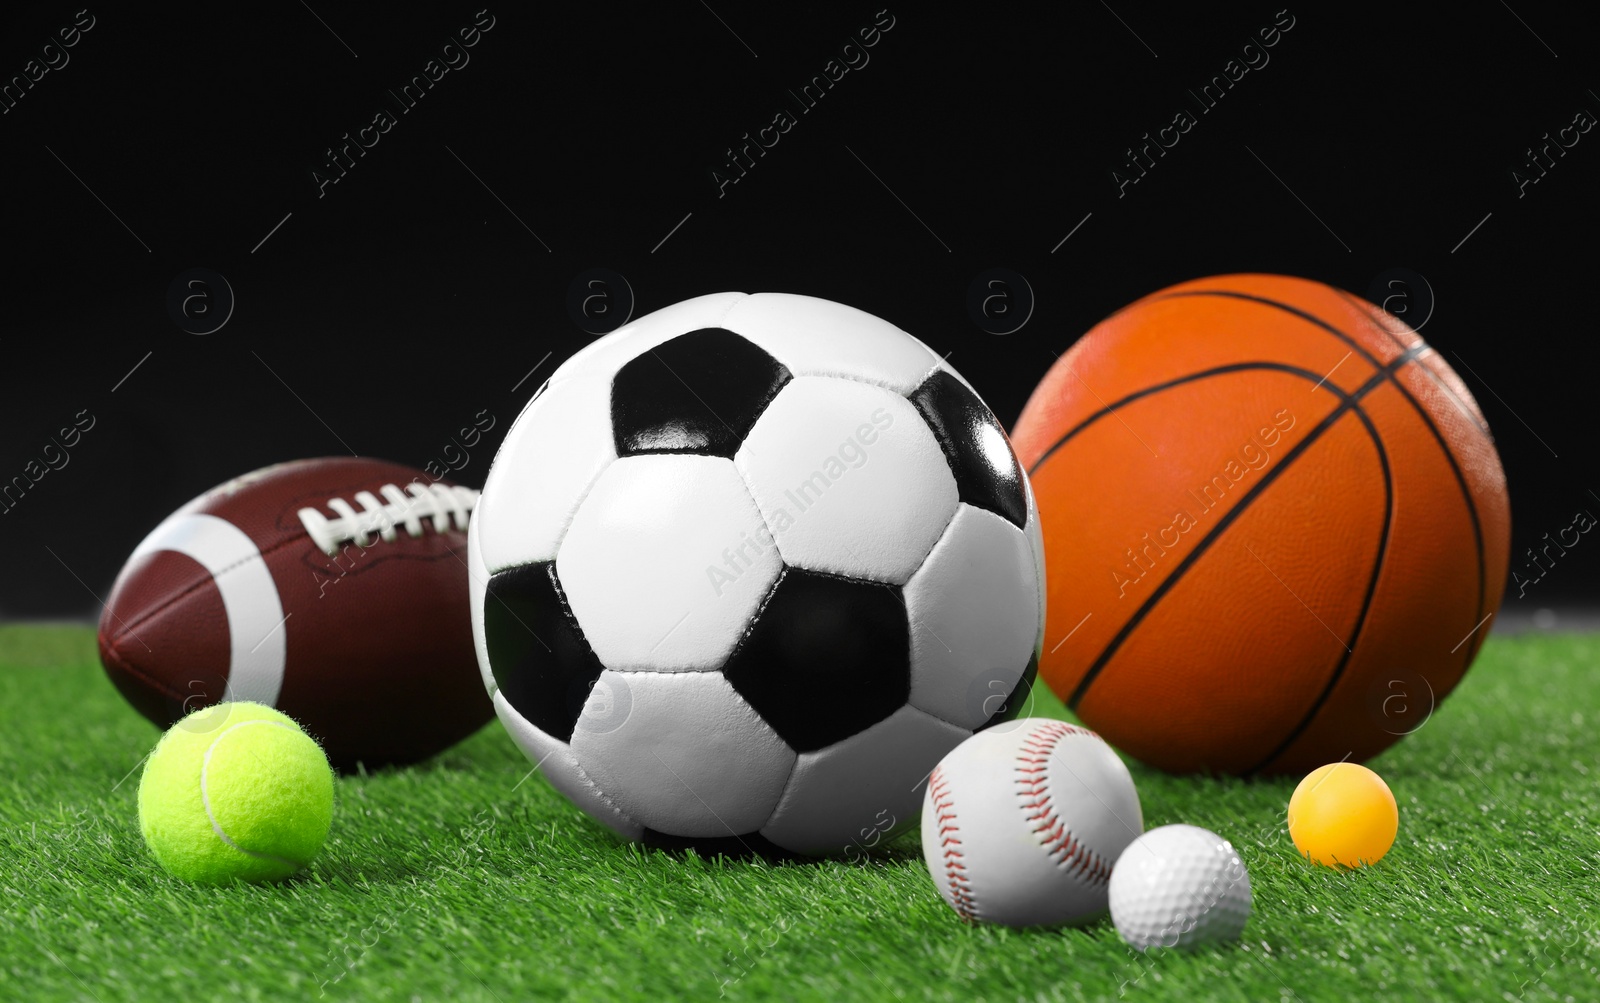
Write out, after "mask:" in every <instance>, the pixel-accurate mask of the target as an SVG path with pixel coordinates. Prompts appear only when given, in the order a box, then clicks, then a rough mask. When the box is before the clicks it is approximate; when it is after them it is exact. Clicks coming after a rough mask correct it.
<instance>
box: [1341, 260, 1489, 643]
mask: <svg viewBox="0 0 1600 1003" xmlns="http://www.w3.org/2000/svg"><path fill="white" fill-rule="evenodd" d="M1334 292H1336V293H1338V294H1339V295H1340V296H1341V297H1343V298H1344V300H1345V301H1346V302H1347V303H1349V304H1350V305H1351V306H1352V307H1355V308H1356V309H1357V310H1359V311H1360V312H1361V313H1362V314H1363V315H1365V316H1366V317H1367V318H1368V319H1369V320H1370V321H1371V322H1372V325H1373V326H1374V327H1376V328H1378V329H1379V330H1380V331H1382V332H1383V333H1384V334H1387V335H1388V336H1389V340H1391V341H1393V342H1394V343H1395V344H1396V345H1399V344H1400V343H1401V342H1400V339H1399V338H1397V337H1395V335H1394V332H1392V331H1390V330H1389V329H1388V328H1387V327H1385V326H1384V325H1383V323H1382V322H1381V321H1379V320H1378V317H1377V314H1375V313H1373V310H1381V309H1382V308H1381V307H1371V309H1368V307H1369V306H1370V304H1367V303H1365V302H1363V301H1360V300H1357V299H1356V298H1355V297H1354V296H1351V295H1350V294H1348V293H1346V292H1345V291H1344V290H1342V289H1334ZM1418 368H1420V369H1421V370H1422V372H1423V373H1424V374H1425V375H1426V376H1427V377H1428V378H1429V379H1431V380H1433V382H1434V385H1435V386H1437V387H1438V388H1439V389H1440V390H1442V391H1444V392H1445V393H1446V394H1448V395H1449V396H1450V399H1451V400H1453V401H1455V402H1456V407H1457V409H1458V410H1459V411H1461V413H1462V414H1464V415H1466V417H1467V420H1468V421H1469V422H1471V424H1472V426H1473V427H1474V428H1476V429H1477V430H1478V433H1479V434H1480V435H1482V436H1483V438H1484V440H1485V441H1486V442H1487V443H1488V444H1489V448H1491V449H1493V448H1494V436H1493V435H1491V434H1490V432H1489V425H1488V423H1487V422H1485V421H1482V420H1481V419H1479V418H1476V417H1474V416H1473V414H1472V412H1471V411H1469V410H1468V409H1467V406H1466V402H1464V401H1462V400H1461V398H1460V396H1459V395H1457V394H1456V392H1455V391H1454V390H1452V389H1451V388H1450V386H1449V384H1447V383H1445V382H1444V380H1442V379H1440V378H1439V375H1438V374H1437V373H1435V372H1434V371H1433V370H1431V369H1429V368H1428V367H1427V366H1420V367H1418ZM1395 385H1396V386H1397V387H1400V391H1401V393H1403V394H1404V395H1405V397H1406V399H1407V400H1408V401H1410V402H1411V406H1412V407H1414V408H1416V410H1417V414H1418V415H1420V416H1421V417H1422V421H1423V424H1424V425H1426V426H1427V428H1428V431H1429V432H1431V433H1432V434H1433V440H1434V442H1436V443H1438V444H1439V451H1440V452H1442V453H1444V458H1445V461H1446V462H1447V463H1449V464H1450V472H1451V473H1452V474H1454V475H1455V478H1456V486H1457V487H1458V488H1460V489H1461V497H1462V498H1463V499H1464V500H1465V501H1466V503H1467V516H1468V518H1469V519H1470V520H1471V521H1472V536H1473V540H1474V542H1475V543H1476V544H1477V548H1478V612H1477V618H1478V620H1482V619H1483V607H1484V605H1485V603H1486V602H1487V601H1488V576H1489V572H1488V569H1487V567H1486V566H1485V563H1484V559H1483V526H1482V523H1481V521H1480V520H1479V518H1478V505H1477V503H1476V502H1475V501H1473V499H1472V493H1471V492H1470V491H1468V490H1467V481H1466V475H1464V474H1463V473H1462V472H1461V467H1460V465H1459V464H1458V463H1456V458H1455V455H1454V454H1453V453H1451V452H1450V447H1449V446H1448V445H1447V444H1446V443H1445V441H1444V436H1443V434H1441V433H1440V431H1439V429H1438V427H1437V426H1436V425H1434V423H1433V419H1432V418H1431V417H1430V416H1429V415H1428V414H1427V412H1425V411H1423V409H1422V407H1421V406H1420V405H1419V404H1418V403H1417V401H1416V400H1415V398H1413V397H1412V396H1411V394H1410V392H1409V391H1407V390H1406V389H1405V387H1403V386H1401V385H1400V384H1399V383H1396V384H1395ZM1482 644H1483V638H1482V636H1481V635H1480V636H1479V637H1477V638H1475V639H1474V640H1473V642H1472V644H1470V645H1468V646H1467V653H1466V660H1465V662H1464V663H1463V665H1462V667H1461V671H1462V672H1463V673H1465V672H1466V671H1467V667H1468V666H1470V665H1471V664H1472V660H1473V659H1474V658H1476V657H1477V655H1478V648H1479V647H1481V646H1482Z"/></svg>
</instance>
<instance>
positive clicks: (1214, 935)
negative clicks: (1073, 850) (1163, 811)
mask: <svg viewBox="0 0 1600 1003" xmlns="http://www.w3.org/2000/svg"><path fill="white" fill-rule="evenodd" d="M1110 896H1111V921H1112V922H1113V923H1115V924H1116V927H1117V932H1118V933H1120V934H1122V939H1123V940H1125V941H1127V942H1128V943H1129V945H1131V946H1133V947H1136V948H1138V949H1139V950H1141V951H1143V950H1146V949H1148V948H1151V947H1190V946H1193V945H1197V944H1205V943H1211V942H1215V941H1222V940H1232V939H1234V938H1236V937H1238V936H1239V934H1241V933H1243V932H1244V924H1245V921H1246V920H1248V919H1249V918H1250V875H1249V874H1248V873H1246V871H1245V869H1244V861H1242V860H1240V859H1239V854H1238V852H1237V851H1235V850H1234V848H1233V844H1232V843H1229V842H1228V841H1227V840H1226V839H1223V838H1222V837H1221V836H1219V835H1217V834H1216V833H1214V832H1211V831H1209V830H1207V829H1202V828H1200V827H1199V826H1196V825H1164V826H1161V827H1160V828H1158V829H1151V830H1150V831H1149V832H1147V833H1145V834H1144V835H1142V836H1140V837H1139V838H1138V839H1136V840H1134V841H1133V842H1132V843H1129V844H1128V848H1127V849H1126V850H1123V851H1122V856H1120V857H1118V858H1117V864H1116V867H1115V868H1114V869H1113V870H1112V872H1111V887H1110Z"/></svg>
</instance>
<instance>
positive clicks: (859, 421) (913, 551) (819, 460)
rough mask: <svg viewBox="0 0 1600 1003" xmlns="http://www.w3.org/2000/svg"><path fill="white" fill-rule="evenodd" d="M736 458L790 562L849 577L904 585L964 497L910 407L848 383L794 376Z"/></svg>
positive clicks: (878, 390) (883, 391)
mask: <svg viewBox="0 0 1600 1003" xmlns="http://www.w3.org/2000/svg"><path fill="white" fill-rule="evenodd" d="M734 463H735V464H737V466H738V468H739V472H740V473H741V474H743V475H744V479H745V482H746V483H747V484H748V485H749V486H750V492H751V494H753V495H754V496H755V500H756V504H757V505H759V506H760V508H761V513H762V515H763V516H764V518H765V520H766V523H767V525H768V526H769V527H770V528H771V531H772V535H773V537H774V539H776V541H777V545H778V551H779V552H780V553H781V554H782V555H783V559H784V561H785V562H787V563H788V564H790V565H792V566H795V567H800V568H805V569H807V570H809V571H823V572H827V573H829V574H835V575H845V576H848V577H851V578H864V579H868V580H870V581H878V582H888V583H890V584H895V585H899V584H903V583H905V581H906V580H907V579H909V578H910V577H911V575H912V573H914V572H915V571H916V570H917V568H918V567H919V566H921V564H922V560H923V558H924V557H926V556H927V554H928V551H929V550H931V549H932V548H933V545H934V542H935V541H937V540H938V539H939V535H940V534H941V533H943V532H944V528H945V526H946V524H948V523H949V521H950V517H951V516H952V515H954V514H955V510H956V504H957V502H958V500H959V498H958V493H957V490H956V482H955V478H954V476H953V475H952V474H951V472H950V464H949V463H948V462H947V461H946V459H945V456H944V453H943V452H942V451H941V449H940V447H939V442H938V440H936V439H935V438H934V436H933V432H932V431H930V430H929V428H928V425H927V422H925V421H924V420H923V418H922V415H921V414H919V413H918V412H917V409H916V408H915V407H914V406H913V405H912V404H911V402H910V401H908V400H906V399H905V398H904V397H902V396H900V395H899V394H897V393H894V392H892V391H889V390H886V389H884V388H882V387H877V386H873V385H871V384H867V383H861V382H858V381H855V380H847V379H838V378H834V377H826V376H801V377H797V378H795V379H794V380H792V381H791V382H790V383H789V384H788V385H786V386H785V387H784V388H783V390H782V391H780V392H779V394H778V396H777V398H776V399H774V400H773V402H772V403H771V404H770V405H768V406H767V409H766V410H765V411H764V412H763V413H762V415H761V418H760V419H759V420H758V421H757V422H756V423H755V427H754V428H752V429H751V430H750V434H749V435H748V436H747V437H746V438H745V441H744V445H743V447H742V448H741V449H740V450H739V452H738V455H736V456H735V457H734Z"/></svg>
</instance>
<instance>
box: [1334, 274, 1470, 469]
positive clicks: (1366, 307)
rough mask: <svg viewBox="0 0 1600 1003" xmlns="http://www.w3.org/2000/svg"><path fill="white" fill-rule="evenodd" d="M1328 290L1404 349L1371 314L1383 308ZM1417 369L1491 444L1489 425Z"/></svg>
mask: <svg viewBox="0 0 1600 1003" xmlns="http://www.w3.org/2000/svg"><path fill="white" fill-rule="evenodd" d="M1330 288H1333V291H1334V292H1335V293H1337V294H1338V295H1339V298H1340V299H1342V300H1344V301H1345V302H1346V303H1349V304H1350V306H1351V307H1352V308H1353V309H1354V310H1355V311H1356V312H1358V313H1360V314H1362V315H1363V316H1365V317H1366V318H1367V319H1368V320H1370V321H1371V322H1372V326H1373V327H1375V328H1377V329H1378V330H1379V331H1381V332H1383V334H1385V335H1386V336H1388V338H1389V340H1390V341H1392V342H1394V344H1395V347H1397V348H1400V349H1404V348H1405V347H1406V346H1405V342H1403V341H1401V340H1400V338H1399V337H1398V336H1396V335H1395V333H1394V332H1393V331H1391V330H1389V328H1388V327H1386V326H1385V325H1384V323H1383V321H1382V320H1380V319H1379V318H1378V313H1374V312H1373V311H1378V312H1383V308H1382V307H1380V306H1374V305H1373V304H1371V303H1368V302H1367V301H1365V300H1361V299H1357V298H1356V297H1354V296H1352V295H1350V294H1349V293H1347V292H1345V291H1344V290H1343V289H1339V288H1334V287H1330ZM1418 337H1420V335H1418ZM1419 368H1420V369H1421V370H1422V373H1423V375H1425V376H1427V377H1428V378H1429V379H1431V380H1433V383H1434V385H1435V386H1437V387H1438V388H1439V389H1440V390H1442V391H1443V392H1444V393H1446V394H1447V395H1449V397H1450V399H1451V400H1453V401H1455V402H1456V409H1457V410H1459V411H1460V412H1461V413H1462V414H1463V415H1465V416H1466V419H1467V420H1468V421H1470V422H1471V423H1472V424H1473V427H1475V428H1476V429H1477V430H1478V431H1479V432H1480V433H1482V435H1483V437H1484V438H1485V439H1488V440H1489V442H1490V443H1493V442H1494V436H1493V435H1491V434H1490V432H1489V424H1488V422H1485V421H1484V420H1482V419H1481V418H1479V417H1477V416H1475V415H1474V414H1473V413H1472V412H1471V411H1470V410H1468V408H1467V404H1466V401H1463V400H1462V399H1461V395H1460V394H1458V393H1456V392H1455V391H1454V390H1452V389H1451V388H1450V385H1449V384H1448V383H1446V382H1444V381H1443V380H1441V379H1440V378H1439V374H1437V373H1435V372H1434V371H1433V370H1431V369H1429V368H1428V367H1427V366H1421V367H1419Z"/></svg>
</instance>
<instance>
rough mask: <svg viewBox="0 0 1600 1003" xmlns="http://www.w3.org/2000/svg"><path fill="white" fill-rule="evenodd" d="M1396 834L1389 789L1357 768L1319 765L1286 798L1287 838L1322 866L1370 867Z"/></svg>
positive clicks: (1395, 811) (1397, 819)
mask: <svg viewBox="0 0 1600 1003" xmlns="http://www.w3.org/2000/svg"><path fill="white" fill-rule="evenodd" d="M1399 830H1400V809H1399V808H1398V807H1396V806H1395V803H1394V794H1393V793H1392V792H1391V791H1390V790H1389V785H1388V784H1386V783H1384V782H1383V778H1382V777H1380V776H1378V775H1377V774H1376V773H1374V772H1372V771H1371V770H1369V769H1367V768H1366V767H1365V766H1361V765H1359V764H1357V763H1333V764H1330V765H1328V766H1319V767H1317V768H1316V769H1315V770H1312V771H1311V772H1310V773H1308V774H1306V778H1305V779H1304V780H1302V781H1300V786H1298V787H1296V788H1295V789H1294V794H1293V796H1291V797H1290V798H1289V838H1290V839H1293V840H1294V845H1295V848H1296V849H1298V850H1299V851H1300V852H1301V853H1302V854H1303V855H1305V856H1306V857H1307V858H1308V859H1310V860H1311V861H1313V862H1315V863H1318V864H1323V865H1326V866H1328V867H1359V866H1361V865H1362V864H1376V863H1377V862H1378V861H1379V860H1380V859H1382V857H1383V855H1384V854H1385V853H1388V852H1389V847H1391V846H1393V845H1394V837H1395V834H1396V833H1397V832H1399Z"/></svg>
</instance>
